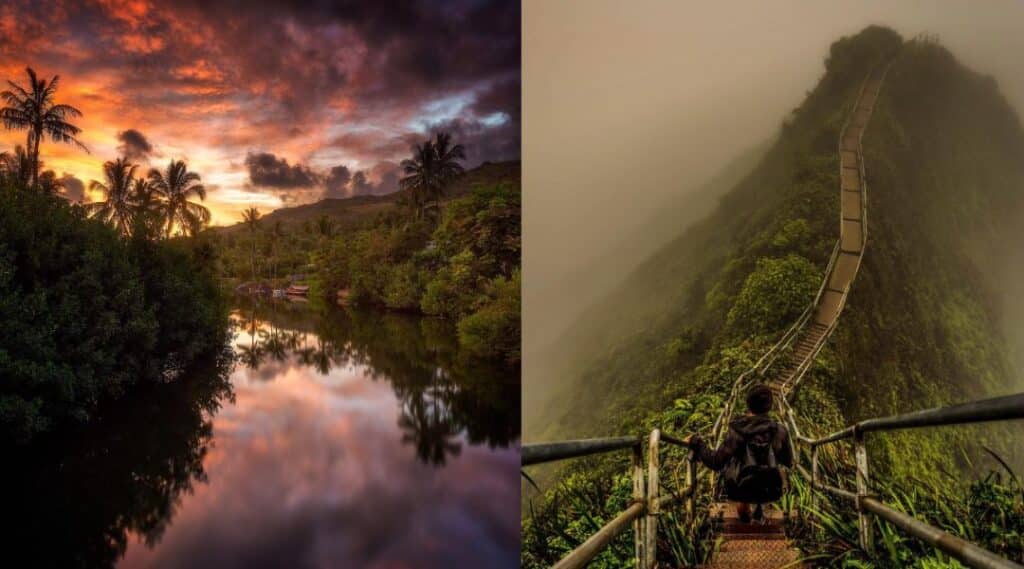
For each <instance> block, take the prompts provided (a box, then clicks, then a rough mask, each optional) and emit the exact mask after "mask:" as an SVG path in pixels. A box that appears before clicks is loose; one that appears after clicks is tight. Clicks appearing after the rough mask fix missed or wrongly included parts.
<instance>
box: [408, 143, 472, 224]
mask: <svg viewBox="0 0 1024 569" xmlns="http://www.w3.org/2000/svg"><path fill="white" fill-rule="evenodd" d="M465 158H466V151H465V149H464V148H463V147H462V145H461V144H454V145H453V144H452V141H451V135H450V134H448V133H444V132H439V133H437V135H436V136H435V137H434V139H433V140H427V141H425V142H422V143H419V144H417V145H416V146H415V148H414V149H413V156H412V158H409V159H406V160H403V161H402V164H401V166H402V170H403V171H405V177H404V178H402V179H401V181H400V183H399V184H400V186H401V187H402V189H404V190H406V191H407V195H406V200H407V201H406V205H407V207H409V209H411V210H412V211H413V213H414V214H415V215H416V216H417V217H422V216H423V215H425V214H426V213H427V212H428V211H434V212H436V210H437V207H438V205H439V204H440V201H441V198H442V197H444V189H445V187H446V186H447V185H448V184H450V183H451V182H452V181H453V180H455V178H457V177H458V175H459V174H461V173H462V172H463V168H462V165H461V164H459V160H464V159H465ZM431 208H432V209H431Z"/></svg>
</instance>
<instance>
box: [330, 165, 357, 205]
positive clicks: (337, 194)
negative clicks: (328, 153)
mask: <svg viewBox="0 0 1024 569" xmlns="http://www.w3.org/2000/svg"><path fill="white" fill-rule="evenodd" d="M351 180H352V172H351V171H350V170H349V169H348V166H335V167H334V168H331V171H330V172H328V173H327V177H326V178H324V197H325V198H344V197H348V183H349V182H350V181H351Z"/></svg>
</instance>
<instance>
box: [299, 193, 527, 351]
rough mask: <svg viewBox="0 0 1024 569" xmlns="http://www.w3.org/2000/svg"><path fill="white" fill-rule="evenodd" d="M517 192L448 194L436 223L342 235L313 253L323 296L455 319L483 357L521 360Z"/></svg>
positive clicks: (389, 225)
mask: <svg viewBox="0 0 1024 569" xmlns="http://www.w3.org/2000/svg"><path fill="white" fill-rule="evenodd" d="M520 204H521V198H520V193H519V189H518V188H514V187H511V186H508V185H499V186H495V187H481V188H477V189H476V190H474V191H473V192H472V193H471V194H470V195H468V196H466V197H463V198H458V199H455V200H452V201H451V202H450V203H449V204H448V206H447V207H446V208H445V210H444V214H443V218H442V219H441V222H440V223H439V224H438V225H437V227H436V228H434V227H432V226H431V225H430V224H429V223H427V222H426V221H424V220H420V221H416V222H411V223H410V222H408V221H403V220H401V219H391V220H387V219H384V220H381V221H380V222H379V223H378V224H376V225H374V226H372V227H370V228H367V229H363V230H360V231H356V232H352V233H349V234H346V235H342V236H339V237H338V238H336V239H334V240H332V241H331V242H329V243H328V245H327V247H326V249H325V251H324V252H323V253H322V254H321V255H320V256H319V257H318V263H319V264H320V265H322V266H323V267H324V268H325V274H324V275H323V277H322V279H323V283H322V289H323V291H324V292H325V293H326V294H327V295H328V296H334V295H335V294H336V292H337V291H346V292H347V295H348V300H349V302H352V303H355V304H364V305H377V306H382V307H387V308H390V309H395V310H406V311H414V312H422V313H425V314H429V315H435V316H441V317H444V318H446V319H449V320H452V321H454V322H458V323H459V324H458V325H459V334H460V338H461V339H462V340H463V342H464V343H465V346H466V347H467V348H468V349H469V350H470V351H473V352H474V353H477V354H479V355H481V356H487V357H496V358H504V359H507V360H509V361H518V360H519V282H520V277H519V272H518V268H519V254H520V224H519V214H520V207H521V205H520Z"/></svg>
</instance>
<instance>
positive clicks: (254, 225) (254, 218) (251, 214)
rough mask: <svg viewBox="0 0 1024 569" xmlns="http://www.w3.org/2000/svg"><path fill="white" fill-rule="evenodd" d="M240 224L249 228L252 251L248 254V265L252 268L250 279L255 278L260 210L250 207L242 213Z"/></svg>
mask: <svg viewBox="0 0 1024 569" xmlns="http://www.w3.org/2000/svg"><path fill="white" fill-rule="evenodd" d="M242 223H244V224H245V226H246V227H248V228H249V236H250V237H251V238H252V250H251V251H250V253H249V263H250V264H251V267H252V278H253V279H255V278H256V231H258V230H259V228H260V210H258V209H256V208H254V207H250V208H249V209H247V210H245V211H243V212H242Z"/></svg>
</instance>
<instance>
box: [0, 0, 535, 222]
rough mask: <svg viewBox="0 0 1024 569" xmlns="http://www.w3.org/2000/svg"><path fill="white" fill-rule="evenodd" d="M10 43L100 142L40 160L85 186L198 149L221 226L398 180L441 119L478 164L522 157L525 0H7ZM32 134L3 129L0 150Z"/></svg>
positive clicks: (3, 72) (12, 74) (194, 163)
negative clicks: (299, 3)
mask: <svg viewBox="0 0 1024 569" xmlns="http://www.w3.org/2000/svg"><path fill="white" fill-rule="evenodd" d="M384 4H387V3H384ZM0 55H2V56H3V57H2V60H0V79H2V80H4V81H6V80H11V81H14V82H15V83H17V84H19V85H23V86H25V85H27V76H26V74H25V67H32V68H33V69H34V70H35V71H36V73H37V74H38V75H39V76H40V77H44V78H46V79H49V78H51V77H53V76H54V75H59V76H60V86H59V89H58V91H57V96H56V100H57V102H58V103H66V104H70V105H73V106H75V107H77V108H78V109H79V110H81V111H82V113H83V115H84V116H82V117H81V118H78V119H74V120H72V121H71V122H72V123H73V124H75V125H77V126H79V127H81V128H82V133H81V135H80V137H79V139H80V140H81V141H82V143H83V144H85V145H86V146H87V147H88V148H89V150H90V152H88V153H87V152H84V151H82V150H81V149H79V148H77V147H75V146H72V145H66V144H59V143H54V142H50V141H48V140H47V141H44V142H43V143H42V145H41V148H40V160H41V162H42V163H43V167H44V168H45V169H52V170H53V171H54V172H55V173H56V174H57V176H58V177H63V176H70V177H73V178H74V180H78V181H80V182H81V184H82V185H83V186H84V187H85V188H86V189H85V190H84V192H83V198H84V201H93V200H96V199H99V198H101V197H102V196H99V195H94V194H93V193H92V192H89V191H88V189H87V188H88V185H89V183H90V181H92V180H99V181H102V180H103V178H102V165H103V163H104V162H105V161H107V160H112V159H114V158H116V157H118V156H121V155H128V156H130V157H131V158H133V160H134V161H135V162H136V163H138V164H140V166H141V167H140V169H139V170H140V173H143V174H144V173H145V172H147V171H148V170H149V168H151V167H156V168H160V169H163V168H165V167H166V165H167V162H168V161H169V160H171V159H183V160H185V161H186V162H187V163H188V165H189V169H190V170H192V171H194V172H197V173H199V174H200V176H202V181H203V184H204V185H205V186H206V187H207V190H208V196H207V199H206V201H205V202H204V205H206V206H207V207H208V208H210V210H211V213H212V221H211V222H212V224H214V225H224V224H231V223H234V222H236V221H237V220H238V217H239V213H240V212H241V211H242V210H244V209H246V208H248V207H250V206H255V207H257V208H259V209H260V210H261V211H263V212H264V213H266V212H267V211H270V210H273V209H277V208H280V207H283V206H287V205H296V204H300V203H309V202H312V201H316V200H318V199H320V198H322V197H345V196H350V195H357V194H366V193H378V194H379V193H388V192H390V191H394V189H395V184H396V182H397V178H398V163H399V162H400V161H401V160H402V159H403V158H405V157H407V155H408V149H409V147H410V145H411V144H412V143H413V142H415V141H417V140H422V139H423V138H425V137H427V136H429V135H430V133H431V132H434V131H437V130H446V131H450V132H452V133H453V135H454V136H455V138H456V140H457V142H461V143H463V144H464V145H465V146H466V147H467V154H468V156H467V164H466V165H467V166H474V165H476V164H479V163H480V162H483V161H486V160H490V161H498V160H508V159H516V158H518V157H519V123H520V119H519V91H520V78H519V9H518V5H516V4H515V3H504V2H482V3H481V2H474V1H470V0H466V1H464V2H455V3H454V4H452V5H451V6H450V7H446V8H445V9H444V10H438V9H436V7H434V6H431V5H427V4H425V3H423V4H420V3H398V5H396V6H387V5H380V6H376V5H374V7H367V8H364V9H361V10H359V11H353V10H347V11H342V10H334V9H333V8H331V7H330V6H327V7H319V6H318V7H310V8H305V9H301V8H297V7H286V6H281V5H280V4H279V3H274V2H265V3H263V2H254V3H250V5H247V7H246V10H245V11H244V13H240V12H239V10H237V8H236V7H235V5H234V4H232V3H230V2H216V1H214V2H201V3H200V2H192V1H190V0H175V1H173V2H162V3H159V4H157V3H155V2H149V1H146V0H132V1H117V0H102V1H99V2H97V3H95V4H89V5H79V4H77V3H74V2H68V1H66V0H43V1H39V2H29V1H24V0H17V1H15V2H13V3H5V4H4V5H3V6H0ZM5 86H6V84H5ZM25 135H26V133H25V132H24V131H9V130H0V150H8V151H9V150H12V149H13V147H14V146H15V145H16V144H20V145H24V144H25ZM71 184H72V185H75V182H74V181H71Z"/></svg>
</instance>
